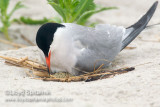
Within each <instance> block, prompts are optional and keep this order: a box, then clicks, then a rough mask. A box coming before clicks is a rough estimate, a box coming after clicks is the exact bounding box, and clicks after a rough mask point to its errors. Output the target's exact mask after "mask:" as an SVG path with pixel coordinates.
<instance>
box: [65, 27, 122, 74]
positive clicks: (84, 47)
mask: <svg viewBox="0 0 160 107" xmlns="http://www.w3.org/2000/svg"><path fill="white" fill-rule="evenodd" d="M64 25H65V26H66V27H67V29H68V30H67V31H71V32H70V34H71V37H72V39H73V41H74V44H75V47H77V48H78V49H79V54H78V55H77V62H76V65H75V67H76V68H78V69H80V70H83V71H93V69H94V65H95V63H96V66H95V67H96V68H97V67H99V66H100V65H101V64H105V66H108V64H109V62H111V61H112V60H113V59H114V57H115V56H116V55H117V54H118V53H119V52H120V50H121V46H122V38H123V36H124V34H125V28H123V27H117V26H113V25H108V24H101V25H97V26H96V27H95V28H90V27H84V26H80V25H76V24H64Z"/></svg>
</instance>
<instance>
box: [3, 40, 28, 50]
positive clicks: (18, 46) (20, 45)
mask: <svg viewBox="0 0 160 107" xmlns="http://www.w3.org/2000/svg"><path fill="white" fill-rule="evenodd" d="M0 42H2V43H4V44H8V45H12V46H14V47H16V48H24V47H27V46H26V45H22V44H17V43H13V42H10V41H7V40H4V39H0Z"/></svg>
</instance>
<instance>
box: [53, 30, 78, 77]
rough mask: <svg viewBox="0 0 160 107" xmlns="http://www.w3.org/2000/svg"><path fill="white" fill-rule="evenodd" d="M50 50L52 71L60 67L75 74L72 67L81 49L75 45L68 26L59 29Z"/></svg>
mask: <svg viewBox="0 0 160 107" xmlns="http://www.w3.org/2000/svg"><path fill="white" fill-rule="evenodd" d="M50 51H51V71H52V72H53V71H54V70H55V69H57V68H58V69H61V70H63V71H67V72H69V73H71V74H74V73H73V72H72V68H73V67H74V66H75V64H76V62H77V55H78V53H79V49H77V48H76V47H75V46H74V42H73V39H72V35H70V34H69V32H68V30H67V29H66V28H58V29H57V31H56V33H55V34H54V40H53V42H52V44H51V46H50Z"/></svg>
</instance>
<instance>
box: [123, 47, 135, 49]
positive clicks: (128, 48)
mask: <svg viewBox="0 0 160 107" xmlns="http://www.w3.org/2000/svg"><path fill="white" fill-rule="evenodd" d="M135 48H136V47H126V48H125V49H135Z"/></svg>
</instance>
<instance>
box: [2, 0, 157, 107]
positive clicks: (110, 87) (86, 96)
mask: <svg viewBox="0 0 160 107" xmlns="http://www.w3.org/2000/svg"><path fill="white" fill-rule="evenodd" d="M15 1H18V0H14V1H12V3H15ZM24 2H25V4H26V5H28V7H29V9H27V10H25V11H24V9H22V10H19V11H17V12H16V13H15V15H14V17H19V16H20V15H25V16H30V17H33V18H35V19H38V18H41V17H43V16H46V17H53V16H54V15H55V14H54V11H53V10H52V8H51V7H49V6H48V5H47V4H46V1H43V0H34V1H33V0H24ZM96 2H97V3H99V4H101V5H104V6H117V7H118V8H119V9H118V10H112V11H106V12H102V13H99V14H97V15H94V16H93V17H92V18H91V21H92V22H95V21H98V22H99V23H110V24H115V25H121V26H125V27H127V26H129V25H131V24H133V23H134V22H136V21H137V20H138V19H139V18H140V17H141V16H142V14H144V13H145V12H146V10H147V9H148V8H149V7H150V6H151V5H152V3H153V2H154V1H153V0H141V1H140V0H130V1H129V0H120V1H117V0H112V1H110V0H103V1H102V0H101V1H99V0H96ZM12 5H13V4H11V6H12ZM159 13H160V6H158V9H157V11H156V13H155V15H154V17H153V18H152V20H151V22H150V23H149V24H154V23H158V22H160V14H159ZM38 28H39V26H28V25H17V24H14V25H12V26H11V28H10V31H11V32H10V33H11V34H12V33H14V34H15V35H16V36H18V34H20V33H22V34H24V35H25V36H26V37H28V38H29V39H30V40H31V41H33V42H34V43H35V34H36V31H37V29H38ZM159 29H160V26H156V27H154V28H152V29H148V30H145V31H143V32H142V33H141V34H140V36H139V37H138V38H136V39H135V40H134V42H132V43H131V45H130V46H132V47H136V48H135V49H132V50H123V51H122V52H121V53H120V54H119V55H118V56H117V57H116V59H115V61H114V62H113V65H112V66H110V67H109V68H108V69H117V68H123V67H130V66H136V65H139V66H136V69H135V70H134V71H132V72H129V73H126V74H121V75H116V76H115V77H113V78H109V79H103V80H98V81H93V82H71V83H62V82H44V81H41V80H35V79H31V78H30V77H28V76H27V75H26V73H25V71H29V70H28V69H24V68H20V67H15V66H9V65H6V64H5V63H4V60H3V59H0V83H1V87H0V96H1V97H0V104H1V105H0V106H1V107H10V106H12V107H13V106H16V107H18V106H19V107H22V106H24V107H28V106H30V107H32V106H34V107H36V106H38V107H63V106H69V107H75V106H78V107H81V106H84V107H97V106H100V107H103V106H104V107H135V106H137V107H159V106H160V91H159V89H160V42H156V41H158V39H160V30H159ZM17 32H18V33H17ZM19 32H20V33H19ZM144 40H149V41H144ZM17 42H19V43H25V42H23V41H20V39H19V40H18V39H17ZM25 44H26V45H28V44H27V43H25ZM8 48H11V47H9V46H8V47H7V46H6V45H4V44H0V49H1V50H2V51H0V55H5V56H12V57H17V58H20V57H24V56H28V57H29V59H32V60H39V54H38V51H37V47H36V46H30V47H27V48H22V49H19V50H8ZM140 64H142V65H140ZM37 93H39V94H38V95H37ZM18 98H19V99H18ZM27 99H28V100H27ZM29 99H30V101H32V102H29ZM36 99H37V100H38V99H39V100H43V101H39V102H36ZM9 100H10V101H9ZM11 100H12V101H11ZM7 101H8V102H7ZM23 101H28V102H23ZM47 101H48V102H47Z"/></svg>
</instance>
